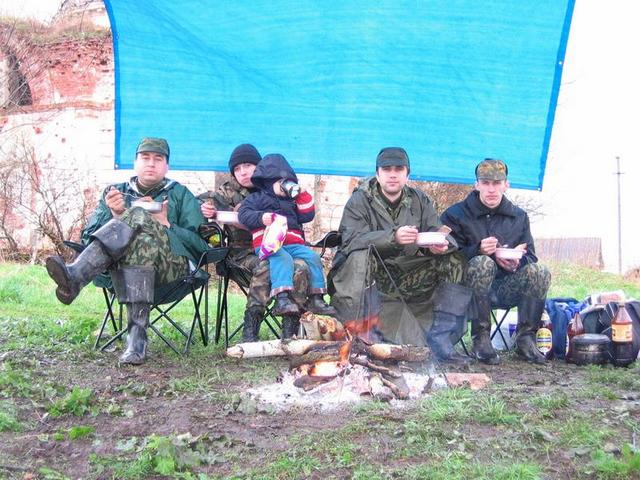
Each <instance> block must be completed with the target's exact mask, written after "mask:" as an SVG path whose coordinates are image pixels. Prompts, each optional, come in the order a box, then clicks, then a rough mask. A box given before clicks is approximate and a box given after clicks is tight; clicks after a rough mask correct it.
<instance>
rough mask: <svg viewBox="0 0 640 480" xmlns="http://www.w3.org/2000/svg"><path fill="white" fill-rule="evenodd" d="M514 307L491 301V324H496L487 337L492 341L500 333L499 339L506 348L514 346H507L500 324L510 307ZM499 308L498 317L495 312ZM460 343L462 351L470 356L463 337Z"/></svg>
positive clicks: (505, 317)
mask: <svg viewBox="0 0 640 480" xmlns="http://www.w3.org/2000/svg"><path fill="white" fill-rule="evenodd" d="M512 308H514V306H513V305H511V306H509V305H500V304H497V303H493V302H492V303H491V321H492V322H493V324H494V325H495V326H496V327H495V328H494V330H493V332H491V336H490V337H489V339H490V340H491V341H493V339H494V338H495V336H496V335H500V339H501V340H502V343H503V345H505V346H507V349H511V348H514V347H513V345H512V346H509V343H508V342H507V339H506V338H505V336H504V334H503V333H502V324H503V323H504V321H505V320H506V319H507V317H508V316H509V312H510V311H511V309H512ZM499 310H501V311H502V314H501V315H500V318H498V315H497V312H498V311H499ZM459 343H460V345H461V346H462V349H463V350H464V353H465V354H467V355H469V356H471V353H470V352H469V349H468V348H467V345H466V344H465V342H464V338H461V339H460V342H459Z"/></svg>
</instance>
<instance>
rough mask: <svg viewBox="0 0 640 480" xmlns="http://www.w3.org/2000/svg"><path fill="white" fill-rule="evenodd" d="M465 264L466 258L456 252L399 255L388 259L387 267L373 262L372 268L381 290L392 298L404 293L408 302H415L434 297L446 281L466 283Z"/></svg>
mask: <svg viewBox="0 0 640 480" xmlns="http://www.w3.org/2000/svg"><path fill="white" fill-rule="evenodd" d="M464 263H465V262H464V257H463V256H462V255H461V254H460V253H457V252H456V253H452V254H447V255H434V254H427V255H424V256H414V257H406V256H402V257H396V258H391V259H386V260H384V266H383V265H380V264H379V262H373V265H372V267H373V270H374V276H375V280H376V284H377V286H378V289H379V290H380V291H381V292H384V293H386V294H387V295H388V296H390V297H392V298H398V296H399V295H402V297H403V298H404V300H405V301H406V302H407V303H412V302H414V301H419V302H420V301H424V300H427V299H429V298H431V297H432V296H433V293H434V292H435V290H436V288H437V287H438V285H439V284H440V283H442V282H449V283H462V279H463V273H464ZM384 267H386V268H387V269H388V270H389V274H390V275H387V272H386V271H385V268H384ZM394 283H395V286H394ZM396 287H397V288H396Z"/></svg>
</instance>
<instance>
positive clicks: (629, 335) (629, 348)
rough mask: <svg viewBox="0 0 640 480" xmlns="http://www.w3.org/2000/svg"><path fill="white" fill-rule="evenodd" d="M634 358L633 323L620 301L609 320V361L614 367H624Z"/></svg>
mask: <svg viewBox="0 0 640 480" xmlns="http://www.w3.org/2000/svg"><path fill="white" fill-rule="evenodd" d="M634 360H635V355H634V354H633V323H632V322H631V317H629V313H628V312H627V309H626V307H625V305H624V302H620V303H618V311H617V312H616V315H615V316H614V317H613V320H612V321H611V362H612V363H613V364H614V365H615V366H616V367H626V366H627V365H629V364H631V363H633V362H634Z"/></svg>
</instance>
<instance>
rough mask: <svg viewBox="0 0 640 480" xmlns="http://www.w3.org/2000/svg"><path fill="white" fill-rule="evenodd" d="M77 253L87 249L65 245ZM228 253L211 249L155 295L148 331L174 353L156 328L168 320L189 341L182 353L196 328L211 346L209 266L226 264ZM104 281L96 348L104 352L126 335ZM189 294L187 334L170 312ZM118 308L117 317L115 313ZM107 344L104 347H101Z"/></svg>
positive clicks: (191, 341) (120, 311)
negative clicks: (107, 331) (109, 328)
mask: <svg viewBox="0 0 640 480" xmlns="http://www.w3.org/2000/svg"><path fill="white" fill-rule="evenodd" d="M64 243H65V245H67V246H69V247H70V248H72V249H73V250H75V251H76V252H81V251H82V250H83V249H84V245H81V244H77V243H74V242H64ZM227 253H228V249H227V248H225V247H218V248H210V249H208V250H207V251H205V252H204V253H203V254H202V255H201V256H200V259H199V260H198V264H197V265H196V266H195V268H193V269H192V270H191V271H190V272H189V273H188V274H187V275H185V276H183V277H181V278H179V279H177V280H175V281H173V282H171V283H170V284H169V285H166V286H164V287H163V288H160V289H158V290H157V292H156V298H154V303H153V305H152V306H151V312H152V313H153V315H152V318H151V317H150V319H149V327H150V328H151V330H152V331H153V332H155V333H156V334H157V335H158V337H159V338H160V339H161V340H162V341H163V342H164V343H165V344H166V345H167V346H168V347H169V348H171V350H173V351H174V352H175V353H177V354H180V353H181V352H180V350H179V349H178V347H177V346H176V345H175V344H174V342H172V341H171V339H169V338H168V337H167V336H166V335H165V334H163V333H162V332H161V331H160V329H159V328H158V326H157V325H156V324H157V323H158V322H159V321H160V320H166V321H167V322H168V323H169V324H170V325H172V326H173V327H174V328H175V329H176V330H177V331H178V332H179V333H180V334H181V335H182V336H183V337H184V338H185V339H186V340H185V345H184V348H183V350H182V351H183V353H187V352H188V351H189V347H190V346H191V345H193V344H195V340H194V339H193V334H194V332H195V329H196V326H197V327H198V329H199V332H200V338H201V339H202V343H203V344H204V345H205V346H206V345H207V344H208V342H209V278H210V276H211V275H210V273H209V266H210V265H213V264H217V263H218V262H220V261H222V260H224V258H225V257H226V256H227ZM101 280H102V281H98V282H96V283H97V285H98V286H99V287H100V288H102V292H103V295H104V299H105V304H106V311H105V314H104V316H103V319H102V323H101V325H100V331H99V333H98V337H97V338H96V341H95V344H94V348H95V349H100V350H105V349H107V348H109V346H111V345H112V344H113V343H114V342H115V341H116V340H118V339H120V338H122V336H123V335H124V334H125V333H126V331H127V329H126V326H123V320H122V319H123V306H122V305H121V304H119V303H117V298H116V295H115V292H114V290H113V288H111V286H110V285H109V284H108V283H106V282H104V280H105V279H104V278H103V279H101ZM189 294H190V296H191V299H192V302H193V317H192V320H191V324H190V328H189V331H188V332H187V331H185V329H184V328H182V326H181V325H180V324H179V323H178V321H177V320H176V319H175V318H172V317H171V315H170V313H171V311H172V310H173V309H174V308H175V307H176V306H178V305H179V304H180V303H181V302H182V300H183V299H184V298H186V297H187V296H188V295H189ZM203 301H204V321H203V315H202V313H201V306H202V303H203ZM116 304H117V309H118V310H117V313H116V310H115V309H116ZM109 323H111V326H112V328H113V332H114V333H113V335H112V336H111V337H109V338H107V339H105V338H104V336H105V335H104V332H105V329H106V327H107V325H108V324H109ZM102 341H104V342H105V343H104V344H103V345H102V346H101V345H100V343H101V342H102Z"/></svg>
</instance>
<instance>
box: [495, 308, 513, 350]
mask: <svg viewBox="0 0 640 480" xmlns="http://www.w3.org/2000/svg"><path fill="white" fill-rule="evenodd" d="M510 310H511V308H507V309H506V310H505V311H504V313H503V314H502V316H501V317H500V320H498V317H497V316H496V311H495V310H491V319H492V320H493V323H495V325H496V328H495V330H494V331H493V333H492V334H491V340H493V338H494V337H495V336H496V335H500V339H501V340H502V344H503V345H505V346H507V347H508V346H509V343H508V342H507V339H506V338H504V334H503V333H502V324H503V323H504V321H505V320H506V319H507V315H509V311H510ZM512 348H513V347H512Z"/></svg>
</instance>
